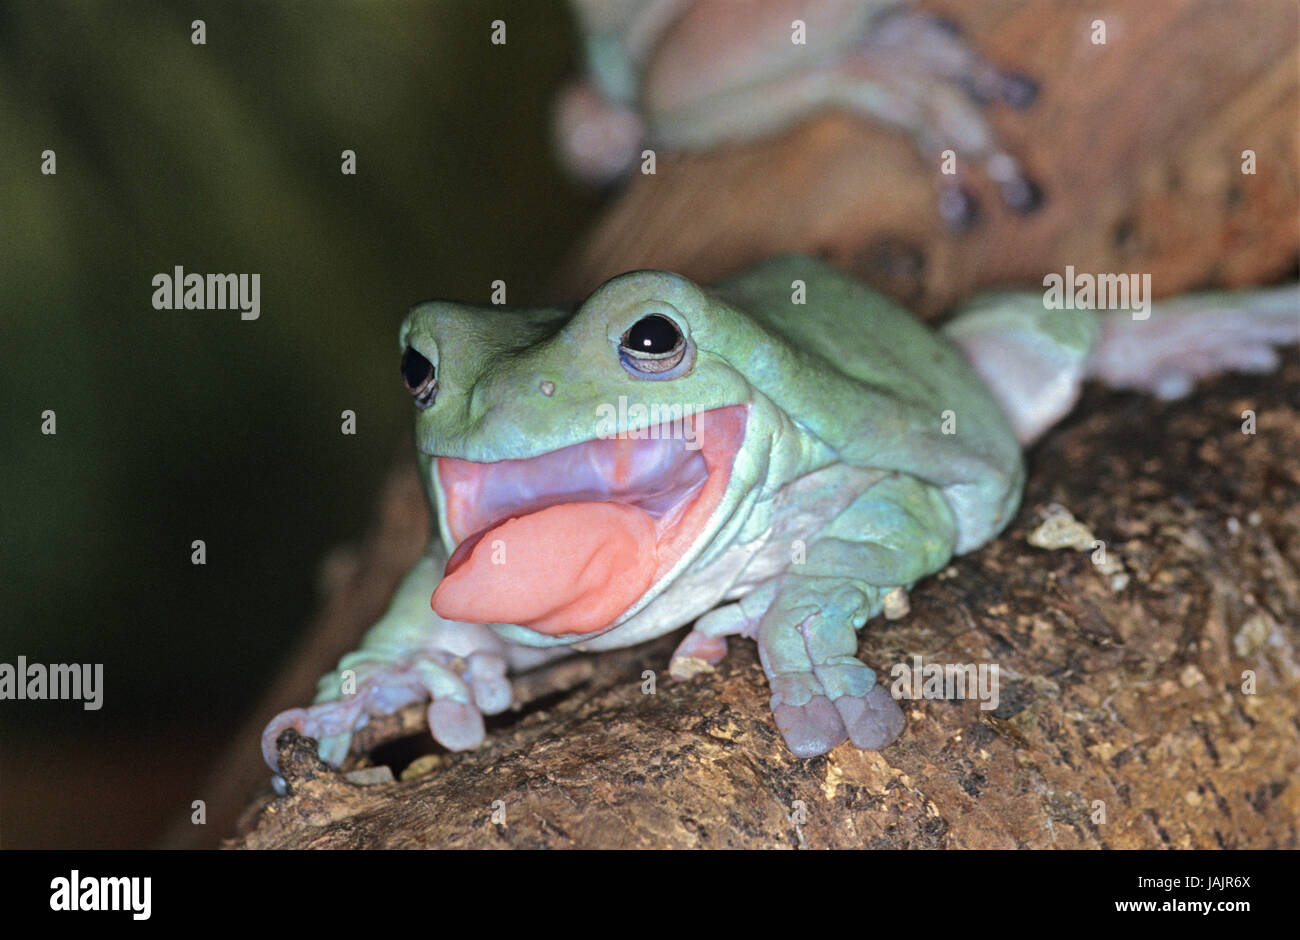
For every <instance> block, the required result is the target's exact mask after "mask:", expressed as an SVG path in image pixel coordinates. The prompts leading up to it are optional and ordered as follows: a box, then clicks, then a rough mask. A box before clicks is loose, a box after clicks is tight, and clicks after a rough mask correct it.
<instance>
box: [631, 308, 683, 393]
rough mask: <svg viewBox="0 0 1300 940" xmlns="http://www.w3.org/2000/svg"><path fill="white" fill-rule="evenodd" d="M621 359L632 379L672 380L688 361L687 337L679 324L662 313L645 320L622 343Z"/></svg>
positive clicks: (643, 318)
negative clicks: (685, 359)
mask: <svg viewBox="0 0 1300 940" xmlns="http://www.w3.org/2000/svg"><path fill="white" fill-rule="evenodd" d="M618 356H619V359H620V360H622V362H623V367H624V368H625V369H627V370H628V371H629V372H631V373H632V374H633V375H644V376H649V377H654V378H672V377H673V376H668V375H664V373H666V372H669V371H671V370H673V369H676V368H677V366H679V365H681V363H682V360H683V359H684V358H685V357H686V337H685V336H683V335H682V331H681V330H680V329H678V327H677V324H676V323H674V322H673V321H672V320H670V319H669V318H668V317H665V316H663V315H662V314H659V313H652V314H649V315H648V316H644V317H642V318H641V319H640V320H637V321H636V322H635V323H633V324H632V326H630V327H629V328H628V330H627V332H626V333H624V334H623V336H622V337H621V338H620V339H619V349H618Z"/></svg>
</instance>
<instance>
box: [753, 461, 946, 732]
mask: <svg viewBox="0 0 1300 940" xmlns="http://www.w3.org/2000/svg"><path fill="white" fill-rule="evenodd" d="M955 542H956V526H955V524H954V520H953V517H952V513H951V511H950V510H949V509H948V506H947V504H946V503H945V502H944V500H943V497H942V496H941V494H939V493H938V492H937V491H936V490H934V489H933V488H932V487H929V486H927V485H925V484H923V483H921V482H919V481H917V480H915V479H912V478H911V477H906V476H902V475H893V476H890V477H887V478H885V480H883V481H881V482H880V483H878V484H876V485H875V486H873V487H872V488H871V489H870V490H868V491H867V492H866V493H864V494H862V496H860V497H858V499H857V500H856V501H855V502H854V503H853V504H852V505H851V506H850V507H849V508H848V509H847V510H846V511H845V512H844V513H842V514H840V515H839V516H838V517H837V518H836V519H835V520H833V521H832V522H831V523H830V524H828V525H827V526H825V527H824V528H823V529H822V530H821V531H820V532H819V533H818V535H817V537H816V539H815V540H813V541H812V543H811V544H810V545H809V547H808V555H807V560H806V562H805V563H804V565H803V566H801V569H802V570H792V571H790V572H788V573H786V574H784V575H782V576H781V577H780V578H779V579H778V584H777V586H776V589H775V592H774V596H773V599H772V603H771V605H770V606H769V607H768V609H767V611H766V612H765V613H764V614H763V617H762V619H761V620H760V621H759V624H758V629H757V639H758V650H759V657H760V659H761V660H762V663H763V670H764V672H766V673H767V677H768V680H769V682H770V683H771V688H772V701H771V706H772V714H773V717H774V718H775V720H776V724H777V727H778V728H779V729H780V731H781V735H782V736H783V737H784V738H785V741H786V744H787V745H789V747H790V750H791V751H793V752H794V753H795V754H796V755H797V756H799V757H813V756H816V755H818V754H824V753H826V752H827V751H829V750H830V749H831V748H833V747H835V746H836V745H838V744H840V743H842V742H843V741H844V740H845V739H846V738H847V739H849V740H851V741H852V742H853V743H854V745H856V746H857V747H860V748H864V749H869V750H874V749H877V748H881V747H884V746H885V745H887V744H889V743H890V742H891V741H893V740H894V739H895V738H896V737H897V736H898V735H899V733H900V732H901V731H902V729H903V713H902V710H901V709H900V708H899V707H898V704H897V703H896V702H895V701H894V700H893V698H892V697H891V696H890V695H889V692H888V691H887V690H886V689H885V687H884V686H882V685H878V684H877V683H876V675H875V673H874V672H873V671H872V670H871V669H870V668H869V667H868V666H867V665H866V664H865V663H863V662H862V661H861V660H859V659H858V658H857V656H856V653H857V645H858V644H857V634H856V630H857V629H858V628H859V627H861V626H862V625H863V624H864V623H866V622H867V620H868V619H869V618H870V617H872V616H874V615H875V614H876V613H878V612H879V611H880V609H881V606H882V604H883V601H884V598H885V597H886V596H887V595H888V594H889V593H890V592H891V591H893V590H895V589H896V588H898V587H907V586H910V585H911V584H912V583H913V582H915V581H916V580H917V579H918V578H921V577H923V576H924V575H926V574H929V573H931V572H933V571H937V570H938V569H939V568H940V567H942V566H943V564H944V563H945V562H947V560H948V558H949V557H950V556H951V554H952V548H953V545H954V544H955Z"/></svg>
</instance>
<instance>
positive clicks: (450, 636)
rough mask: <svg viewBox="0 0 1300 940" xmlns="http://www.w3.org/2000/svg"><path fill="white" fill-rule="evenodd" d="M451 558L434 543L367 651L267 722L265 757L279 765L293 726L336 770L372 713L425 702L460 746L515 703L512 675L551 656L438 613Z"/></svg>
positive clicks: (435, 729) (475, 739)
mask: <svg viewBox="0 0 1300 940" xmlns="http://www.w3.org/2000/svg"><path fill="white" fill-rule="evenodd" d="M445 561H446V559H445V556H444V555H443V553H442V549H441V547H440V546H435V547H433V548H431V550H430V552H429V554H427V555H426V556H425V557H424V558H422V559H421V560H420V561H419V562H418V563H416V565H415V566H414V567H413V568H412V569H411V570H410V572H408V573H407V575H406V577H405V578H404V579H403V580H402V583H401V584H400V585H399V587H398V589H397V592H396V593H395V594H394V596H393V600H392V602H391V603H390V605H389V608H388V610H387V612H386V613H385V614H384V616H383V617H381V618H380V619H379V621H378V622H377V623H376V624H375V625H374V626H373V627H372V628H371V629H370V631H369V632H368V633H367V634H366V636H365V637H364V639H363V640H362V643H361V647H360V649H358V650H356V651H355V652H352V653H348V654H347V655H346V656H344V657H343V658H342V659H341V660H340V661H339V665H338V668H337V669H336V670H335V671H334V672H332V673H329V674H328V675H326V676H324V677H323V678H322V679H321V680H320V682H319V683H318V685H317V694H316V702H315V704H313V705H311V706H310V707H308V708H294V709H290V710H288V711H285V712H281V713H280V714H279V715H277V716H276V717H275V718H273V719H272V720H271V722H270V723H269V724H268V725H267V726H266V729H265V730H264V731H263V732H262V754H263V756H264V757H265V759H266V762H267V763H268V764H269V765H270V766H271V768H272V769H277V767H278V755H277V752H276V739H277V738H278V737H279V735H280V732H282V731H284V730H285V729H286V728H295V729H296V730H298V731H299V732H300V733H302V734H304V735H307V736H308V737H312V738H315V739H316V740H317V742H318V743H319V753H320V756H321V759H322V760H324V761H325V762H326V763H329V764H332V765H334V766H336V767H337V766H339V765H340V764H341V763H342V762H343V759H344V758H345V757H347V754H348V748H349V746H350V744H351V741H352V735H353V733H355V732H356V731H357V730H358V729H360V728H362V727H363V726H365V725H366V724H367V723H368V722H369V720H370V718H371V717H372V716H376V715H389V714H392V713H393V712H395V711H397V710H399V709H401V708H404V707H405V706H407V705H411V704H414V703H416V702H424V701H428V702H429V703H430V704H429V709H428V720H429V730H430V732H431V733H432V734H433V737H434V738H435V739H436V740H437V741H438V742H439V743H440V744H442V745H443V746H444V747H446V748H448V749H449V750H453V751H460V750H467V749H469V748H473V747H477V746H478V745H479V744H480V743H482V741H483V736H484V728H483V715H493V714H496V713H498V712H501V711H504V710H505V709H506V708H508V707H509V706H510V703H511V697H512V692H511V687H510V682H509V680H508V679H507V678H506V674H507V672H509V671H510V670H512V669H513V670H519V669H523V668H528V667H529V666H531V665H535V664H536V663H537V662H538V661H539V656H540V657H542V658H545V657H546V656H547V655H548V654H549V655H552V656H553V655H554V653H552V651H550V650H531V649H525V648H522V647H516V645H515V644H512V643H509V642H507V641H506V640H503V639H501V638H500V637H499V636H497V635H496V634H495V633H493V632H492V630H491V629H490V628H489V627H488V626H486V625H484V624H476V623H458V622H454V621H450V620H444V619H442V618H441V617H439V616H438V615H437V614H435V613H434V612H433V610H432V609H431V607H430V606H429V599H430V596H431V595H432V593H433V589H434V587H435V586H436V585H437V583H438V580H439V578H440V577H441V574H442V569H443V566H444V564H445Z"/></svg>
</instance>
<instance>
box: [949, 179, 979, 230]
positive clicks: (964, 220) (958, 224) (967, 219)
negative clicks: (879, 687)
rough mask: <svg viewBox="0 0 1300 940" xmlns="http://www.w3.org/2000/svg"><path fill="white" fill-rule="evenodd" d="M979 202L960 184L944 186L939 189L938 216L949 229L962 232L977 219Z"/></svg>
mask: <svg viewBox="0 0 1300 940" xmlns="http://www.w3.org/2000/svg"><path fill="white" fill-rule="evenodd" d="M979 215H980V207H979V202H978V201H976V199H975V197H974V196H973V195H971V193H970V191H969V190H968V189H966V188H965V187H962V186H945V187H943V188H942V189H941V190H940V191H939V218H940V219H942V220H943V224H944V225H945V226H947V228H948V229H949V230H950V231H953V232H964V231H966V230H968V229H970V228H971V227H973V226H974V225H975V223H976V222H977V221H978V220H979Z"/></svg>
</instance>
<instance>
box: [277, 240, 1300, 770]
mask: <svg viewBox="0 0 1300 940" xmlns="http://www.w3.org/2000/svg"><path fill="white" fill-rule="evenodd" d="M796 280H798V281H802V282H803V283H805V284H806V285H807V303H806V304H801V305H793V304H791V302H790V284H791V282H792V281H796ZM1297 310H1300V288H1298V287H1297V286H1295V285H1292V286H1289V287H1285V288H1277V289H1273V290H1260V291H1251V292H1236V293H1233V292H1219V293H1206V294H1196V295H1191V296H1188V297H1185V298H1180V299H1176V300H1170V301H1167V302H1164V303H1161V304H1156V305H1155V306H1154V307H1153V309H1152V311H1151V316H1150V319H1148V320H1141V321H1134V320H1133V319H1132V317H1131V315H1130V313H1129V312H1128V311H1111V312H1109V313H1103V314H1100V315H1098V314H1095V313H1094V312H1093V311H1090V310H1080V309H1076V310H1065V309H1054V308H1048V307H1045V306H1044V304H1043V295H1042V293H1041V292H1039V291H1023V292H1020V291H1012V292H1001V293H993V294H985V295H980V296H977V297H975V298H973V299H972V300H970V301H969V302H968V303H967V304H965V305H964V306H963V307H962V308H961V310H960V311H959V313H958V315H957V316H955V317H954V318H953V319H952V320H951V321H950V323H949V324H948V325H947V326H945V327H944V329H943V330H942V331H941V332H934V331H932V330H930V329H929V328H928V327H927V326H925V325H924V324H922V323H921V322H920V321H918V320H916V319H915V318H913V317H912V316H911V315H910V314H909V313H908V312H907V311H906V310H905V309H903V308H902V307H900V306H898V305H897V304H895V303H894V302H893V301H891V300H889V299H888V298H887V297H885V296H883V295H881V294H879V293H876V292H875V291H872V290H871V289H869V288H868V287H866V286H865V285H863V284H861V283H859V282H858V281H856V280H854V279H853V278H851V277H849V276H848V275H845V274H843V273H841V272H840V271H838V270H836V269H835V268H833V267H831V266H830V265H828V264H825V263H824V262H821V261H817V260H814V259H811V258H806V257H798V256H791V257H785V258H778V259H774V260H772V261H769V262H766V263H765V264H763V265H761V266H759V267H758V268H755V269H753V270H751V271H749V272H747V273H745V274H742V275H740V276H738V277H736V278H734V279H732V280H730V281H727V282H724V283H722V284H719V285H716V286H714V287H712V288H703V287H700V286H699V285H696V284H694V283H692V282H691V281H689V280H687V279H686V278H683V277H680V276H679V275H676V274H671V273H668V272H665V271H634V272H631V273H628V274H623V275H620V276H618V277H616V278H614V279H612V280H610V281H608V282H606V283H605V284H604V285H602V286H601V287H600V288H598V289H597V290H596V291H595V292H594V293H593V294H592V295H591V296H590V297H589V298H587V300H586V301H585V302H584V303H583V304H582V305H581V306H580V307H579V308H578V309H577V310H576V312H572V311H570V310H568V309H560V308H536V309H507V308H500V307H491V308H484V307H466V306H462V305H460V304H455V303H445V302H429V303H425V304H420V305H419V306H417V307H415V308H414V309H413V310H412V311H411V312H410V314H409V315H408V316H407V318H406V320H405V322H404V323H403V325H402V328H401V331H400V334H399V348H400V350H401V356H402V360H401V361H402V378H403V382H404V384H405V385H406V388H407V390H408V392H409V393H410V395H411V397H412V400H413V402H414V404H415V424H416V444H417V448H418V452H419V456H418V464H419V469H420V474H421V479H422V481H423V484H424V487H425V490H426V492H427V494H428V497H429V501H430V504H431V507H432V509H433V520H432V531H433V532H434V533H435V534H434V537H433V538H432V539H431V541H430V544H429V547H428V551H427V553H426V555H425V557H424V558H423V559H421V561H420V562H418V563H417V564H416V565H415V566H414V567H413V568H412V569H411V571H410V572H409V573H408V574H407V576H406V577H405V578H404V579H403V581H402V583H401V585H400V586H399V588H398V590H397V592H396V594H395V595H394V597H393V600H392V603H391V605H390V606H389V609H388V611H387V612H386V613H385V614H384V615H383V617H382V618H380V620H379V621H378V622H377V623H376V624H375V625H374V627H373V628H372V629H371V630H370V631H369V632H368V633H367V634H366V636H365V638H364V639H363V641H362V645H361V648H360V649H359V650H357V651H356V652H353V653H349V654H348V655H347V656H344V657H343V659H342V660H341V661H340V662H339V665H338V670H337V671H336V672H334V673H331V674H329V675H327V676H325V677H324V678H322V679H321V681H320V683H319V687H318V689H319V691H318V694H317V698H316V704H314V705H312V706H311V707H309V708H298V709H292V710H290V711H288V712H284V713H282V714H280V715H278V716H277V717H276V718H275V719H273V720H272V721H271V723H270V724H269V725H268V726H267V728H266V731H265V732H264V734H263V739H262V746H263V752H264V754H265V756H266V759H267V761H268V763H270V765H271V766H272V767H275V766H276V762H277V759H278V757H277V752H276V739H277V737H278V735H279V733H280V732H281V731H283V730H284V729H286V728H289V727H293V728H297V729H298V730H299V731H300V732H302V733H303V734H306V735H308V736H310V737H314V738H316V739H317V740H318V741H319V744H320V755H321V757H322V758H323V759H324V760H326V761H327V762H329V763H331V764H333V765H335V766H338V765H339V764H340V763H341V762H342V761H343V759H344V758H345V757H346V756H347V754H348V749H349V746H350V742H351V739H352V735H353V733H354V732H355V731H356V730H357V729H358V728H360V727H362V726H363V725H364V724H365V723H366V722H367V721H368V720H369V719H370V717H371V716H374V715H383V714H389V713H392V712H393V711H395V710H397V709H400V708H402V707H404V706H406V705H410V704H413V703H421V702H429V703H430V704H429V705H428V711H427V714H428V722H429V728H430V730H431V732H432V734H433V736H434V737H435V738H436V739H437V740H438V741H439V742H441V743H442V744H443V745H444V746H446V747H447V748H449V749H451V750H464V749H466V748H473V747H476V746H478V745H479V744H480V743H482V742H483V740H484V734H485V731H484V723H483V716H484V715H490V714H495V713H497V712H500V711H503V710H504V709H506V708H508V707H509V705H510V701H511V686H510V681H509V678H508V677H509V675H510V674H512V673H517V672H521V671H523V670H526V669H529V668H532V667H534V666H536V665H538V664H540V663H543V662H545V661H547V660H548V659H553V658H555V657H557V656H561V655H564V654H565V653H567V652H569V651H573V650H578V651H597V650H605V649H614V648H618V647H625V646H630V645H633V644H637V643H641V642H643V641H645V640H649V639H652V638H654V637H657V636H661V635H663V634H665V633H669V632H671V631H673V630H676V629H678V628H680V627H683V626H687V625H692V629H691V630H690V632H688V633H687V634H686V636H685V638H684V639H683V640H682V642H681V643H680V645H679V646H678V648H677V651H676V652H675V654H674V655H673V658H672V661H671V663H670V664H669V666H670V668H669V671H670V674H672V675H674V676H680V677H690V676H698V675H699V674H700V673H703V672H707V668H706V667H709V666H712V665H714V664H716V663H717V662H719V661H720V660H721V659H722V657H724V656H725V655H726V652H727V637H729V636H741V637H745V638H748V639H752V640H753V641H755V642H756V644H757V646H758V653H759V659H760V661H761V663H762V666H763V670H764V672H765V673H766V675H767V677H768V682H769V685H770V689H771V698H770V700H769V704H770V707H771V711H772V716H773V721H774V722H775V724H776V726H777V728H778V729H779V731H780V733H781V735H782V737H783V738H784V740H785V742H786V744H787V745H788V746H789V748H790V750H791V752H792V753H793V754H795V755H796V756H798V757H812V756H815V755H818V754H823V753H825V752H827V751H828V750H830V749H831V748H834V747H836V746H837V745H839V744H841V743H842V742H845V741H850V742H852V744H853V745H854V746H856V747H860V748H879V747H883V746H885V745H888V744H889V743H890V742H891V741H893V740H894V739H895V738H896V737H897V736H898V735H899V734H900V732H901V731H902V729H903V724H904V721H903V714H902V712H901V710H900V709H899V707H898V705H897V703H895V702H894V700H893V699H892V698H891V697H890V695H889V693H888V691H887V690H886V688H885V686H883V685H881V684H880V683H878V682H877V681H876V674H875V672H874V671H873V670H872V669H871V668H870V666H869V665H868V664H866V663H864V662H863V661H862V660H860V659H859V658H858V656H857V651H858V638H857V630H858V629H860V628H862V627H863V626H864V625H866V624H867V623H868V622H869V621H870V620H871V619H872V618H874V617H876V615H877V614H884V616H885V618H890V617H900V616H904V615H906V612H907V604H906V597H905V594H904V592H905V591H906V590H908V589H910V588H911V586H912V585H914V584H915V583H916V582H917V581H919V580H921V579H923V578H924V577H926V576H927V575H929V574H932V573H934V572H936V571H939V570H940V569H941V568H943V567H944V566H945V565H946V564H947V563H948V561H949V559H950V558H951V557H952V556H953V555H955V554H961V553H964V552H969V551H973V550H975V549H977V548H978V547H979V546H980V545H982V544H983V543H985V542H986V541H988V540H989V539H991V538H993V537H994V536H996V535H997V533H998V532H999V531H1001V530H1002V529H1003V528H1004V527H1005V526H1006V525H1008V523H1009V522H1010V521H1011V519H1012V517H1013V515H1014V513H1015V511H1016V508H1017V505H1018V504H1019V500H1020V492H1021V486H1022V483H1023V478H1024V468H1023V463H1022V459H1021V447H1022V445H1024V444H1027V443H1029V442H1031V441H1033V440H1034V439H1035V438H1037V437H1038V436H1040V435H1041V434H1042V433H1043V432H1045V431H1046V430H1047V428H1049V427H1050V426H1051V425H1052V424H1053V423H1054V422H1055V421H1057V420H1058V419H1059V418H1060V417H1061V416H1062V415H1064V414H1065V413H1066V412H1068V411H1069V409H1070V408H1071V407H1072V406H1073V403H1074V401H1075V398H1076V397H1077V395H1078V392H1079V388H1080V386H1081V385H1082V383H1083V381H1084V379H1086V378H1098V379H1102V380H1104V381H1107V382H1109V383H1111V384H1112V385H1117V386H1123V387H1127V388H1136V389H1142V390H1146V391H1153V390H1164V389H1168V388H1171V387H1189V386H1190V384H1191V381H1192V380H1193V379H1195V378H1197V377H1199V376H1203V375H1207V374H1211V373H1213V372H1216V371H1222V370H1225V369H1237V370H1262V369H1267V368H1270V367H1272V365H1274V364H1275V363H1276V356H1275V354H1274V352H1273V349H1272V347H1273V346H1274V345H1278V344H1281V343H1293V342H1295V341H1296V339H1297ZM540 375H547V376H553V377H555V378H554V379H546V380H542V382H541V384H542V385H544V384H545V383H547V382H554V383H555V384H560V383H564V384H565V394H564V395H562V396H548V395H545V394H536V393H535V391H541V390H543V389H542V388H541V386H540V385H539V378H538V377H539V376H540ZM431 389H433V390H435V391H436V395H431V394H430V390H431ZM621 397H626V398H627V399H628V400H629V401H631V402H635V403H637V404H638V405H644V406H645V407H644V408H637V409H632V408H628V409H626V410H624V409H619V411H618V414H619V417H618V419H617V422H616V423H617V424H618V426H617V427H615V428H613V429H612V430H613V431H614V432H615V433H614V434H613V435H610V434H609V433H608V432H609V430H610V429H609V428H602V427H601V422H602V421H603V420H608V419H607V417H606V418H601V417H600V415H601V414H602V409H601V406H602V405H606V406H607V403H609V402H612V401H619V400H620V398H621ZM686 402H689V403H691V408H692V414H693V415H694V422H693V430H694V439H693V440H692V441H691V442H689V444H688V442H687V441H686V440H685V439H683V437H682V435H680V434H676V435H674V434H672V433H660V432H663V431H665V430H668V431H671V427H669V426H667V425H665V424H661V423H658V421H659V419H652V418H650V417H645V418H637V417H633V416H634V415H647V416H648V415H664V414H672V409H673V408H674V406H676V407H677V408H679V409H680V408H681V407H682V405H683V403H686ZM945 410H950V411H951V412H952V413H953V415H955V417H956V421H955V426H953V427H951V428H946V427H945V423H944V421H943V419H942V417H941V416H942V414H943V412H944V411H945ZM605 411H608V407H606V409H605ZM652 420H653V421H655V422H656V423H655V424H653V425H650V424H648V423H646V422H650V421H652ZM638 421H641V422H642V423H640V424H638V423H636V422H638ZM645 430H649V431H651V432H655V433H650V434H642V433H637V432H641V431H645ZM796 544H797V545H799V546H800V547H801V551H800V552H799V553H798V557H797V559H796V557H795V556H794V553H792V551H791V547H792V546H794V545H796ZM431 608H432V609H431ZM345 680H346V681H345ZM696 681H699V680H696ZM705 681H707V680H705Z"/></svg>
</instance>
